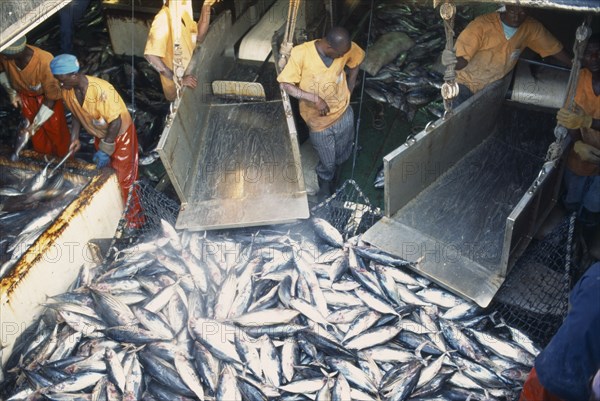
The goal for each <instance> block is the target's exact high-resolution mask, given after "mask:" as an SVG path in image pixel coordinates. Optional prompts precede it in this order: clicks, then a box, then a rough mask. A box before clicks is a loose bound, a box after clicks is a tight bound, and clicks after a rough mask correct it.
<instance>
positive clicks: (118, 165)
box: [95, 124, 144, 228]
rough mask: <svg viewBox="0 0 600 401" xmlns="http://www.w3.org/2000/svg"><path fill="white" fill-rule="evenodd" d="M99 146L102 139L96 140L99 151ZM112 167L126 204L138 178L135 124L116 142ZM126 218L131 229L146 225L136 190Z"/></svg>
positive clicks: (111, 161)
mask: <svg viewBox="0 0 600 401" xmlns="http://www.w3.org/2000/svg"><path fill="white" fill-rule="evenodd" d="M99 144H100V139H99V138H96V141H95V147H96V150H98V145H99ZM110 166H111V167H112V168H113V169H115V171H116V173H117V180H118V181H119V186H120V187H121V195H122V197H123V203H125V202H127V196H128V195H129V190H130V188H131V186H132V185H133V183H134V182H135V180H137V178H138V140H137V131H136V130H135V125H134V124H131V125H130V126H129V128H128V129H127V131H125V132H124V133H122V134H121V135H119V136H118V137H117V139H116V140H115V152H114V153H113V154H112V156H111V157H110ZM126 206H127V205H126ZM126 218H127V222H128V227H129V228H140V227H141V226H142V225H143V223H144V217H143V214H142V206H141V204H140V199H139V194H138V192H137V191H135V190H134V191H133V192H132V193H131V201H130V204H129V210H128V211H127V215H126Z"/></svg>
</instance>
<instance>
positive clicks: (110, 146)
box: [50, 54, 143, 229]
mask: <svg viewBox="0 0 600 401" xmlns="http://www.w3.org/2000/svg"><path fill="white" fill-rule="evenodd" d="M79 68H80V67H79V62H78V61H77V58H76V57H75V56H73V55H71V54H61V55H59V56H56V57H55V58H54V59H53V60H52V62H51V63H50V69H51V70H52V74H54V77H55V78H56V79H57V80H58V82H60V87H61V90H62V98H63V101H64V102H65V105H66V106H67V108H68V109H69V110H71V113H72V114H73V122H72V126H71V145H70V148H69V150H70V151H72V152H76V151H78V150H79V149H80V147H81V143H80V141H79V133H80V131H81V128H82V127H83V128H84V129H85V131H86V132H87V133H89V134H90V135H93V136H94V137H95V148H96V153H95V154H94V158H93V161H94V162H95V163H96V167H97V168H102V167H106V166H110V167H112V168H113V169H115V171H116V173H117V180H118V181H119V185H120V187H121V195H122V197H123V202H126V201H127V198H128V195H129V190H130V188H131V186H132V185H133V183H134V181H135V180H136V179H137V176H138V140H137V132H136V130H135V125H134V124H133V120H132V119H131V115H130V114H129V111H128V110H127V106H126V105H125V102H124V101H123V98H121V96H120V95H119V93H118V92H117V91H116V90H115V88H114V87H113V86H112V85H111V84H110V83H109V82H107V81H104V80H103V79H100V78H96V77H93V76H90V75H85V74H83V73H80V72H79ZM126 217H127V221H128V226H127V227H126V228H131V229H135V228H139V227H140V226H141V225H142V223H143V217H142V216H141V206H140V203H139V199H138V197H137V193H136V192H134V193H132V199H131V205H130V207H129V210H128V214H127V216H126Z"/></svg>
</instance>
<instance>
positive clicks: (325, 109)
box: [315, 97, 329, 116]
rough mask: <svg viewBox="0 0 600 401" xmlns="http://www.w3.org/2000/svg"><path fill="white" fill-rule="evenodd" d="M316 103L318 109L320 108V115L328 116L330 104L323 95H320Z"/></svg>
mask: <svg viewBox="0 0 600 401" xmlns="http://www.w3.org/2000/svg"><path fill="white" fill-rule="evenodd" d="M315 105H316V106H317V110H319V115H321V116H326V115H327V114H328V113H329V106H328V105H327V102H325V100H323V99H322V98H321V97H319V99H318V100H317V103H315Z"/></svg>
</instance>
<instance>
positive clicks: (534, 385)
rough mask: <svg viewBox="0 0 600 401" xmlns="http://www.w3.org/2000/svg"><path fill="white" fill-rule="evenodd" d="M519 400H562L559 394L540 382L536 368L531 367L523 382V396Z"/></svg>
mask: <svg viewBox="0 0 600 401" xmlns="http://www.w3.org/2000/svg"><path fill="white" fill-rule="evenodd" d="M519 401H562V400H561V399H560V398H558V397H557V396H555V395H553V394H551V393H550V392H549V391H548V390H546V389H545V388H544V386H542V383H540V381H539V379H538V376H537V372H536V371H535V368H532V369H531V372H529V376H527V380H525V384H523V390H522V391H521V397H520V398H519Z"/></svg>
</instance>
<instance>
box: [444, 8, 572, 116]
mask: <svg viewBox="0 0 600 401" xmlns="http://www.w3.org/2000/svg"><path fill="white" fill-rule="evenodd" d="M526 47H529V48H530V49H531V50H533V51H534V52H536V53H538V54H539V55H540V56H542V57H548V56H553V57H554V58H556V59H557V60H558V61H559V62H560V63H561V64H563V65H565V66H570V65H571V58H570V57H569V55H568V54H567V53H566V52H565V51H564V49H563V45H562V44H561V43H560V42H559V41H558V40H557V39H556V38H555V37H554V36H553V35H552V34H551V33H550V32H549V31H548V30H546V28H544V26H543V25H542V24H541V23H540V22H538V21H537V20H535V19H533V18H531V17H529V16H527V13H526V12H525V10H524V9H523V8H521V7H520V6H513V5H507V6H506V10H505V11H503V12H494V13H491V14H485V15H482V16H479V17H477V18H475V19H474V20H473V21H471V22H470V23H469V25H467V27H466V28H465V29H464V30H463V31H462V32H461V33H460V35H459V36H458V39H457V40H456V46H455V48H456V53H455V52H453V51H452V50H444V51H443V52H442V64H444V65H446V66H448V65H451V64H455V69H456V71H457V73H456V82H457V83H458V84H459V88H460V89H459V94H458V97H457V98H456V100H455V105H458V104H460V103H462V102H464V101H465V100H466V99H468V98H469V97H471V96H472V95H473V94H475V93H477V92H479V91H480V90H481V89H483V88H484V87H485V86H486V85H488V84H491V83H492V82H495V81H497V80H499V79H501V78H503V77H504V76H505V75H506V74H508V73H509V72H511V71H512V69H513V68H514V66H515V65H516V64H517V61H518V59H519V55H520V54H521V52H523V50H525V48H526Z"/></svg>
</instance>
